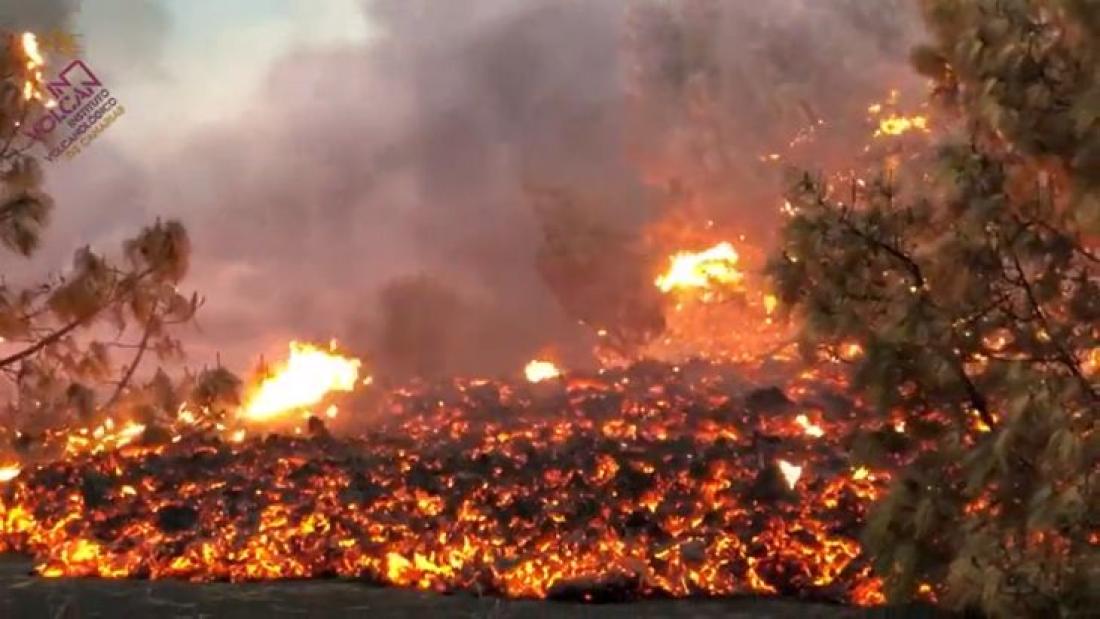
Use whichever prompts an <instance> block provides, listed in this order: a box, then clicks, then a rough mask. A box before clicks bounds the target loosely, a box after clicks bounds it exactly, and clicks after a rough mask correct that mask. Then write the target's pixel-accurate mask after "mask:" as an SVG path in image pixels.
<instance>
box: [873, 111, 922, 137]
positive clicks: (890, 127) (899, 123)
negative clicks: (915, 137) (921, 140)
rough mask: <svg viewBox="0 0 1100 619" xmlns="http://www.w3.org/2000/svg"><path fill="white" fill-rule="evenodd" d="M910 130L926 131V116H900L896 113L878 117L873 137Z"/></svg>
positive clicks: (892, 134)
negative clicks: (881, 117)
mask: <svg viewBox="0 0 1100 619" xmlns="http://www.w3.org/2000/svg"><path fill="white" fill-rule="evenodd" d="M910 131H921V132H923V133H928V131H929V127H928V117H927V116H921V115H917V116H901V115H897V114H891V115H890V116H887V117H886V118H883V119H880V120H879V123H878V130H877V131H875V137H876V138H877V137H881V136H884V135H889V136H899V135H902V134H905V133H909V132H910Z"/></svg>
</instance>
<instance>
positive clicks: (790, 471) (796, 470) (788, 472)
mask: <svg viewBox="0 0 1100 619" xmlns="http://www.w3.org/2000/svg"><path fill="white" fill-rule="evenodd" d="M775 463H776V464H777V465H779V472H780V473H782V474H783V479H785V480H787V485H788V486H790V488H791V490H794V487H795V484H797V483H798V480H799V479H801V478H802V467H801V466H798V465H795V464H791V463H790V462H787V461H786V460H776V462H775Z"/></svg>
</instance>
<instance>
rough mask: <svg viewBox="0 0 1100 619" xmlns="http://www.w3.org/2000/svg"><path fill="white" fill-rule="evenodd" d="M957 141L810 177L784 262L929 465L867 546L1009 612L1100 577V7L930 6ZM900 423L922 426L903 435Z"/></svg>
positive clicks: (787, 275) (921, 52) (792, 203)
mask: <svg viewBox="0 0 1100 619" xmlns="http://www.w3.org/2000/svg"><path fill="white" fill-rule="evenodd" d="M923 9H924V15H925V17H926V21H927V22H928V25H929V26H930V30H931V33H932V35H933V41H932V43H931V44H929V45H927V46H923V47H920V48H918V49H917V50H915V51H914V54H913V60H914V64H915V66H916V68H917V69H918V71H920V72H921V73H922V74H924V75H926V76H928V77H930V78H932V79H933V80H934V82H935V90H934V97H935V99H936V101H937V102H938V103H939V104H940V105H939V107H940V108H941V112H940V116H941V118H939V119H938V120H939V121H940V122H942V123H943V124H944V125H946V126H947V127H948V129H947V130H946V131H945V136H944V138H943V140H942V142H941V143H940V144H938V148H937V149H936V150H935V151H934V152H931V153H922V154H919V155H917V156H915V157H914V158H913V159H912V160H911V161H908V162H907V163H905V164H903V165H902V166H901V167H898V168H896V169H894V166H893V165H888V166H886V167H885V168H884V169H883V170H881V171H879V172H877V173H876V174H875V175H874V176H873V177H870V179H869V180H867V181H863V180H858V179H857V180H851V181H849V182H838V181H834V180H825V179H820V178H815V176H813V175H811V174H800V175H799V177H798V178H797V179H796V180H795V181H794V182H793V183H792V188H791V191H790V195H789V198H788V202H789V204H788V207H787V209H786V210H787V211H788V213H789V214H790V215H791V219H790V220H789V221H788V223H787V224H786V226H785V229H784V234H783V246H782V249H781V252H780V253H779V255H777V256H776V257H775V258H774V259H773V261H772V262H771V265H770V267H769V270H770V272H771V274H772V275H774V277H775V278H776V280H777V282H778V286H779V288H780V290H781V295H782V300H783V301H784V302H785V303H786V304H787V305H788V306H789V307H792V308H793V309H794V311H795V312H796V313H797V314H798V315H799V316H800V317H801V318H803V319H804V326H803V328H802V338H803V342H804V343H805V344H806V345H807V346H808V347H810V348H816V347H817V346H819V345H822V344H826V345H839V344H856V343H858V345H859V346H861V347H862V350H863V351H864V352H863V354H862V355H861V356H859V357H858V358H857V359H854V360H853V361H852V368H851V369H852V372H853V379H854V380H853V384H854V385H855V387H856V388H857V389H860V390H861V391H862V392H863V394H864V395H865V396H866V398H867V400H868V401H869V402H870V403H872V404H873V405H874V406H876V407H877V408H878V410H880V411H881V412H882V413H883V414H884V415H885V416H886V417H888V418H889V419H890V420H891V421H892V423H891V424H884V429H882V430H879V431H874V432H870V433H868V435H867V436H866V437H864V440H862V441H861V442H860V443H859V447H860V448H861V449H860V451H861V452H862V455H863V456H865V457H868V458H891V459H899V460H902V461H903V462H907V463H908V464H909V466H908V467H907V469H906V472H905V474H904V475H901V476H899V478H898V479H896V480H895V483H894V485H893V488H892V491H891V492H890V494H889V496H888V498H886V499H885V500H884V501H883V502H882V503H881V504H880V505H879V506H878V509H877V510H876V511H875V512H874V513H873V514H872V515H871V517H870V518H869V522H868V526H867V529H866V531H865V547H866V550H867V551H868V552H870V553H871V554H872V555H873V556H874V558H875V559H876V561H877V569H878V571H879V573H880V574H882V575H883V576H884V577H885V578H886V579H887V584H888V593H889V595H890V596H891V597H892V598H894V599H899V598H907V597H909V596H910V595H912V594H913V593H914V591H915V590H916V589H917V588H918V586H919V585H918V583H921V582H945V583H946V585H945V589H946V591H945V593H946V597H945V600H946V601H947V602H948V603H949V604H951V605H952V606H955V607H960V608H962V607H980V608H982V609H983V610H985V611H986V612H988V613H990V614H992V615H995V616H1024V615H1035V616H1038V615H1045V616H1055V615H1060V616H1067V615H1068V614H1073V613H1075V612H1084V609H1085V608H1089V605H1090V604H1095V603H1096V602H1097V597H1096V596H1097V594H1098V593H1100V589H1098V588H1097V587H1096V583H1097V582H1100V484H1098V483H1097V480H1098V477H1097V474H1098V473H1100V432H1098V428H1097V425H1098V423H1100V417H1098V412H1100V272H1098V269H1097V265H1098V263H1100V253H1098V252H1097V234H1098V233H1100V175H1098V174H1097V171H1098V170H1100V71H1098V70H1097V67H1100V7H1098V6H1097V5H1096V3H1090V2H1084V1H1070V0H1067V1H1060V0H1018V1H1014V2H1004V1H1000V0H927V1H925V2H924V3H923ZM899 430H900V431H901V432H899Z"/></svg>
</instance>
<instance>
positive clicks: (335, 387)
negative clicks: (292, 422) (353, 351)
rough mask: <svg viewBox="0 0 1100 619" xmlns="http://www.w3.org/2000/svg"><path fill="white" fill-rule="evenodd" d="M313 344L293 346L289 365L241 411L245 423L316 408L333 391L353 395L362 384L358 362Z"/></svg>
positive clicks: (265, 382) (258, 389) (265, 383)
mask: <svg viewBox="0 0 1100 619" xmlns="http://www.w3.org/2000/svg"><path fill="white" fill-rule="evenodd" d="M334 348H335V346H334V345H333V346H330V347H329V350H328V351H325V350H322V349H320V348H318V347H316V346H313V345H311V344H301V343H298V342H291V343H290V357H289V358H288V359H287V361H286V363H284V364H283V365H282V367H280V368H279V369H277V370H276V371H275V372H273V373H272V374H271V375H270V376H268V377H267V378H265V379H263V380H262V381H261V382H260V384H259V385H258V386H257V387H256V389H255V390H254V391H253V393H252V395H251V396H250V397H249V398H248V402H247V403H246V404H245V406H244V409H243V411H242V415H243V417H244V418H245V419H247V420H251V421H262V420H267V419H272V418H274V417H278V416H280V415H282V414H283V413H286V412H290V411H294V410H298V409H302V408H306V407H309V406H314V405H316V404H318V403H319V402H321V400H322V399H324V397H325V396H326V395H327V394H328V393H330V392H333V391H351V390H352V389H354V388H355V385H356V382H357V381H358V380H359V365H360V362H359V360H358V359H352V358H349V357H344V356H341V355H339V354H336V353H335V352H332V351H333V349H334Z"/></svg>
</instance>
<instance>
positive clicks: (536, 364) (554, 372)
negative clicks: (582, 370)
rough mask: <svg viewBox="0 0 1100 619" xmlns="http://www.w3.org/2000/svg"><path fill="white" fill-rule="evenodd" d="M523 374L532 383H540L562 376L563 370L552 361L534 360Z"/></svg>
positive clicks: (524, 369)
mask: <svg viewBox="0 0 1100 619" xmlns="http://www.w3.org/2000/svg"><path fill="white" fill-rule="evenodd" d="M523 374H524V376H526V377H527V380H528V381H530V382H532V383H540V382H542V381H544V380H549V379H551V378H556V377H558V376H561V370H559V369H558V366H556V365H554V364H553V363H552V362H550V361H539V360H537V359H536V360H534V361H532V362H530V363H528V364H527V367H525V368H523Z"/></svg>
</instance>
